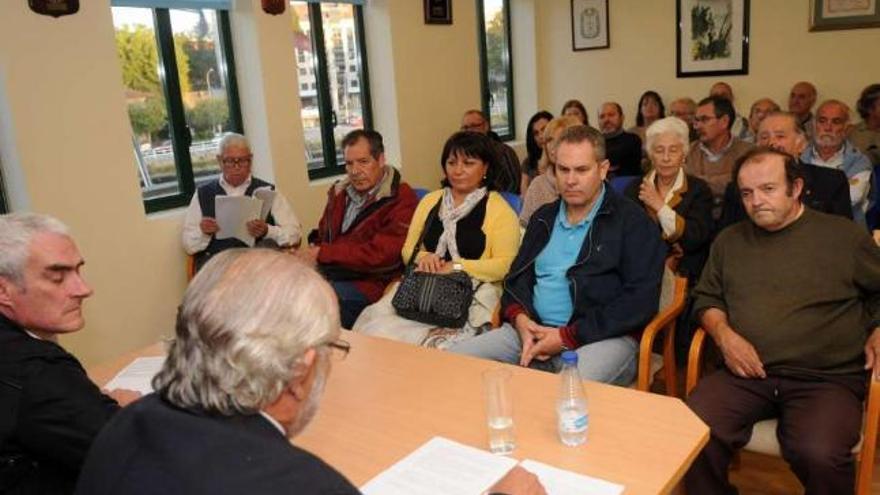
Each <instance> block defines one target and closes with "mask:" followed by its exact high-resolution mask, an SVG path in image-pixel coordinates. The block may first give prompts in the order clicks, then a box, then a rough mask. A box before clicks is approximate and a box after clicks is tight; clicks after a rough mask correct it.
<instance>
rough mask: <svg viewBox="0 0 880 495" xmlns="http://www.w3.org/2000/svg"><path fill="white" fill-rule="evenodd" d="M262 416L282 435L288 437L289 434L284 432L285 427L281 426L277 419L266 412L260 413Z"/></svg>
mask: <svg viewBox="0 0 880 495" xmlns="http://www.w3.org/2000/svg"><path fill="white" fill-rule="evenodd" d="M260 416H262V417H264V418H266V421H268V422H269V423H271V424H272V426H274V427H275V428H276V429H277V430H278V431H280V432H281V434H282V435H285V436H287V432H286V431H285V430H284V427H283V426H281V423H279V422H278V420H277V419H275V418H273V417H272V416H269V414H268V413H266V411H260Z"/></svg>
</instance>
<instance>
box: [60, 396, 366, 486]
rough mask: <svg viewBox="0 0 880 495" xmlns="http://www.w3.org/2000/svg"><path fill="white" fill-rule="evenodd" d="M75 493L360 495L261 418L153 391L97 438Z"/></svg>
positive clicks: (119, 416) (324, 464) (333, 471)
mask: <svg viewBox="0 0 880 495" xmlns="http://www.w3.org/2000/svg"><path fill="white" fill-rule="evenodd" d="M76 493H78V494H83V495H104V494H106V495H111V494H113V495H126V494H144V495H146V494H156V493H161V494H163V495H174V494H181V495H183V494H187V495H198V494H205V495H208V494H211V495H221V494H242V493H246V494H249V495H270V494H297V495H306V494H322V495H323V494H328V495H334V494H357V493H359V492H358V490H357V488H355V487H354V486H352V484H351V483H349V482H348V480H346V479H345V478H344V477H343V476H342V475H341V474H339V473H338V472H337V471H336V470H334V469H333V468H332V467H330V466H328V465H327V464H326V463H324V462H323V461H322V460H321V459H319V458H317V457H315V456H314V455H312V454H310V453H308V452H306V451H304V450H302V449H299V448H297V447H294V446H293V445H291V444H290V442H289V441H288V440H287V438H285V436H284V435H283V434H282V433H281V432H280V431H279V430H278V429H277V428H275V426H273V425H272V423H270V422H269V421H268V420H267V419H266V418H264V417H262V416H261V415H259V414H253V415H238V416H221V415H215V414H207V413H205V412H202V411H192V410H188V409H181V408H178V407H175V406H173V405H171V404H170V403H169V402H167V401H165V400H164V399H162V398H160V397H159V396H158V395H157V394H150V395H148V396H146V397H144V398H142V399H140V400H138V401H136V402H134V403H133V404H130V405H129V406H127V407H126V408H125V409H123V410H122V411H120V412H119V414H117V415H116V416H115V417H114V418H113V420H112V421H110V423H108V424H107V426H106V427H105V428H104V430H103V431H101V434H100V435H98V438H97V439H95V443H94V446H93V447H92V450H91V451H90V452H89V456H88V458H87V459H86V463H85V465H84V466H83V470H82V475H81V476H80V479H79V484H78V485H77V489H76Z"/></svg>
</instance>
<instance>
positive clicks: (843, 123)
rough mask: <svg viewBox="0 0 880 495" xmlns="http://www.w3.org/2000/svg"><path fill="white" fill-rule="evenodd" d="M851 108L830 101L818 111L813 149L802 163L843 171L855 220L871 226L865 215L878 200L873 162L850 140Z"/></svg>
mask: <svg viewBox="0 0 880 495" xmlns="http://www.w3.org/2000/svg"><path fill="white" fill-rule="evenodd" d="M849 127H850V115H849V106H847V105H846V103H843V102H842V101H839V100H826V101H824V102H822V104H821V105H819V108H818V109H817V110H816V117H815V125H814V131H813V132H814V135H813V140H812V143H811V146H809V147H808V148H807V149H805V150H804V151H803V153H801V156H800V158H801V161H802V162H805V163H812V164H813V165H818V166H820V167H827V168H832V169H837V170H841V171H843V173H844V174H846V178H847V179H848V180H849V199H850V203H851V204H852V213H853V220H854V221H855V222H856V223H858V224H860V225H864V226H867V220H866V218H865V212H867V211H868V208H869V207H870V206H871V204H872V203H873V201H874V196H876V192H872V191H871V180H872V179H871V175H872V166H871V160H870V159H869V158H868V157H867V156H865V155H864V154H863V153H862V152H861V151H859V150H858V148H856V147H855V146H854V145H853V144H852V143H851V142H850V141H849V140H848V139H847V138H846V133H847V131H848V130H849Z"/></svg>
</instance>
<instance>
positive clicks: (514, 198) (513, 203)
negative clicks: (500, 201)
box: [501, 191, 522, 215]
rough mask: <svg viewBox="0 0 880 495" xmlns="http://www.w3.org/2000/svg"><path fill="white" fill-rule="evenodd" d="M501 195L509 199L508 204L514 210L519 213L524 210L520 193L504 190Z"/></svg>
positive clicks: (506, 199)
mask: <svg viewBox="0 0 880 495" xmlns="http://www.w3.org/2000/svg"><path fill="white" fill-rule="evenodd" d="M501 196H502V197H503V198H504V200H505V201H507V204H509V205H510V207H511V208H513V211H515V212H516V214H517V215H519V212H520V211H522V198H520V197H519V194H514V193H512V192H507V191H504V192H502V193H501Z"/></svg>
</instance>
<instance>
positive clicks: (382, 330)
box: [352, 132, 520, 348]
mask: <svg viewBox="0 0 880 495" xmlns="http://www.w3.org/2000/svg"><path fill="white" fill-rule="evenodd" d="M440 165H441V167H442V168H443V175H444V178H443V181H442V182H441V185H442V186H443V187H442V188H441V189H440V190H438V191H434V192H431V193H429V194H427V195H426V196H425V197H424V198H422V200H421V201H420V202H419V205H418V206H417V207H416V211H415V214H414V215H413V218H412V222H411V223H410V226H409V232H408V233H407V236H406V242H405V243H404V245H403V251H402V253H401V254H402V255H403V261H404V262H407V261H409V259H410V257H411V256H412V253H413V251H415V249H416V247H417V246H416V243H417V242H419V239H422V243H421V245H420V246H418V248H419V251H418V254H417V255H416V257H415V259H414V260H413V263H414V264H415V269H416V270H417V271H422V272H428V273H451V272H452V271H462V272H464V273H466V274H468V275H469V276H470V277H471V280H472V281H473V283H474V287H475V294H474V300H473V302H472V303H471V309H470V315H469V318H468V322H467V323H466V324H465V325H464V327H462V328H437V327H434V326H432V325H429V324H425V323H420V322H417V321H412V320H408V319H406V318H403V317H401V316H399V315H397V314H396V312H395V311H394V308H393V306H392V305H391V299H392V298H393V297H394V293H395V292H396V291H397V285H396V284H395V285H393V286H392V287H391V289H390V290H389V291H388V292H387V293H386V294H385V296H384V297H383V298H382V299H380V300H379V301H378V302H377V303H375V304H373V305H372V306H369V307H367V309H365V310H364V312H363V313H361V316H360V317H359V318H358V320H357V322H355V324H354V327H353V328H352V330H354V331H356V332H363V333H367V334H371V335H376V336H380V337H385V338H389V339H392V340H399V341H403V342H408V343H412V344H419V345H424V346H428V347H440V348H446V347H447V346H448V345H450V344H451V343H452V342H455V341H458V340H461V339H463V338H467V337H470V336H473V335H477V334H478V333H481V332H482V331H483V330H485V329H487V328H488V327H489V326H490V322H491V319H492V315H493V313H494V311H495V307H496V306H497V305H498V302H499V299H500V294H501V281H502V280H503V279H504V276H505V275H507V270H508V269H509V268H510V264H511V262H513V258H514V257H515V256H516V252H517V250H518V249H519V240H520V239H519V223H518V221H517V217H516V213H514V212H513V210H512V209H511V208H510V206H509V205H508V204H507V201H505V200H504V198H503V197H502V196H501V195H500V194H499V193H497V192H496V191H495V189H496V185H495V177H496V175H497V170H498V168H499V163H498V158H497V155H496V154H495V152H494V150H493V148H492V143H491V142H490V141H489V138H488V137H486V136H484V135H482V134H477V133H473V132H457V133H455V134H453V135H452V137H450V138H449V140H448V141H446V144H445V145H444V146H443V153H442V156H441V160H440ZM422 231H424V232H425V234H424V237H422Z"/></svg>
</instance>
